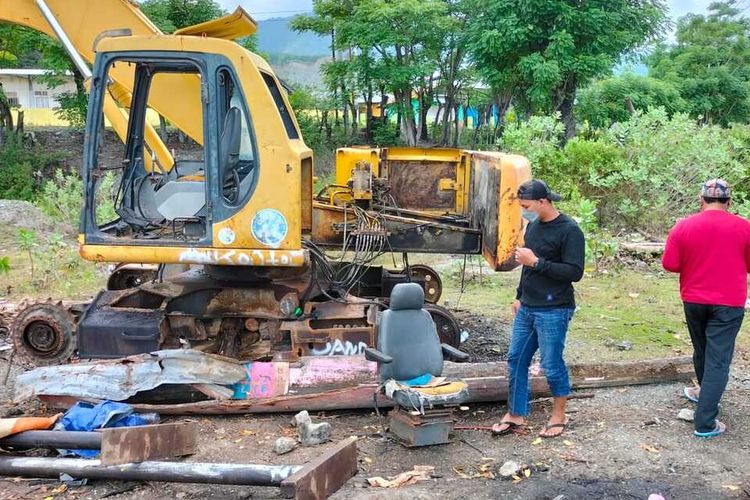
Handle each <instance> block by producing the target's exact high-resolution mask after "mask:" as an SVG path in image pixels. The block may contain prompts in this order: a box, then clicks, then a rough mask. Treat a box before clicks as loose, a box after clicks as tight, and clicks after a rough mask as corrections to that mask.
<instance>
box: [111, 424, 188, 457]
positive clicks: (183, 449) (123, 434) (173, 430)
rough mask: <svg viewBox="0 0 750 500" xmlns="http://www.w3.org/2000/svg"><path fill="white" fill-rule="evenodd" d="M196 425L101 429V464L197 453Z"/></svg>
mask: <svg viewBox="0 0 750 500" xmlns="http://www.w3.org/2000/svg"><path fill="white" fill-rule="evenodd" d="M197 440H198V425H197V424H196V423H195V422H178V423H170V424H158V425H144V426H137V427H113V428H107V429H104V430H102V444H101V447H102V453H101V457H100V460H101V464H102V465H119V464H127V463H134V462H144V461H146V460H157V459H160V458H171V457H182V456H185V455H192V454H193V453H195V447H196V443H197Z"/></svg>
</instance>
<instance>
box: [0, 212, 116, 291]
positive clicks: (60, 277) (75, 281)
mask: <svg viewBox="0 0 750 500" xmlns="http://www.w3.org/2000/svg"><path fill="white" fill-rule="evenodd" d="M31 251H32V253H33V262H34V266H35V269H34V273H33V275H32V273H31V266H30V262H29V257H28V252H27V251H26V250H24V249H22V248H20V246H19V244H18V228H15V227H12V226H11V227H2V228H0V255H2V256H3V257H7V258H8V269H7V273H3V274H2V277H1V278H0V284H1V285H0V297H3V298H9V299H14V300H17V299H21V298H30V299H35V298H36V299H46V298H52V299H61V300H62V299H72V300H78V299H85V298H88V297H91V296H93V295H94V294H95V293H96V292H98V291H99V290H100V289H101V288H102V287H103V286H104V284H105V282H106V271H105V267H104V266H103V265H98V264H95V263H93V262H88V261H85V260H83V259H82V258H81V257H80V256H79V255H78V244H77V243H76V241H75V239H74V238H73V237H64V236H61V235H55V234H52V235H50V234H41V233H39V234H38V237H37V239H36V244H35V246H34V247H33V249H32V250H31Z"/></svg>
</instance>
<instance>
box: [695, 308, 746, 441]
mask: <svg viewBox="0 0 750 500" xmlns="http://www.w3.org/2000/svg"><path fill="white" fill-rule="evenodd" d="M684 306H685V319H686V320H687V326H688V330H689V331H690V339H691V340H692V341H693V364H694V365H695V375H696V376H697V377H698V383H699V384H700V386H701V391H700V398H698V409H697V410H696V411H695V430H696V431H698V432H710V431H712V430H714V429H715V428H716V422H715V421H716V417H717V415H718V414H719V401H721V396H722V395H723V394H724V390H725V389H726V388H727V382H728V381H729V365H730V364H731V363H732V356H733V355H734V341H735V339H736V338H737V333H738V332H739V331H740V326H742V319H743V318H744V316H745V309H744V308H742V307H726V306H712V305H706V304H693V303H689V302H685V303H684Z"/></svg>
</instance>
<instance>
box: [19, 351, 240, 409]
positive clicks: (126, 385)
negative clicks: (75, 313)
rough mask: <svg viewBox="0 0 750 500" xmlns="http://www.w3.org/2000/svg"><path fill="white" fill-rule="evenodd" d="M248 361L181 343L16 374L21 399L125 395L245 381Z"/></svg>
mask: <svg viewBox="0 0 750 500" xmlns="http://www.w3.org/2000/svg"><path fill="white" fill-rule="evenodd" d="M244 376H245V370H244V369H243V367H242V364H241V363H240V362H239V361H237V360H233V359H229V358H225V357H222V356H215V355H212V354H206V353H203V352H200V351H196V350H188V349H184V350H183V349H175V350H164V351H156V352H154V353H151V354H139V355H136V356H130V357H127V358H123V359H118V360H111V361H109V360H108V361H97V362H91V363H79V364H74V365H61V366H44V367H40V368H36V369H34V370H31V371H28V372H25V373H22V374H20V375H19V376H18V377H17V378H16V385H15V391H16V392H15V400H16V401H24V400H27V399H30V398H32V397H34V396H40V395H45V394H48V395H56V396H76V397H81V398H96V399H112V400H115V401H122V400H125V399H127V398H129V397H131V396H134V395H135V394H137V393H139V392H141V391H147V390H150V389H153V388H155V387H158V386H160V385H162V384H202V383H207V384H220V385H229V384H233V383H235V382H239V381H240V380H242V379H243V378H244Z"/></svg>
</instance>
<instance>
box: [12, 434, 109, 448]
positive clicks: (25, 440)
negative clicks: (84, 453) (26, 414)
mask: <svg viewBox="0 0 750 500" xmlns="http://www.w3.org/2000/svg"><path fill="white" fill-rule="evenodd" d="M0 446H13V447H18V448H66V449H71V450H98V449H100V448H101V447H102V434H101V433H100V432H80V431H25V432H19V433H18V434H14V435H12V436H7V437H4V438H2V439H0Z"/></svg>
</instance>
